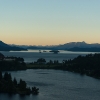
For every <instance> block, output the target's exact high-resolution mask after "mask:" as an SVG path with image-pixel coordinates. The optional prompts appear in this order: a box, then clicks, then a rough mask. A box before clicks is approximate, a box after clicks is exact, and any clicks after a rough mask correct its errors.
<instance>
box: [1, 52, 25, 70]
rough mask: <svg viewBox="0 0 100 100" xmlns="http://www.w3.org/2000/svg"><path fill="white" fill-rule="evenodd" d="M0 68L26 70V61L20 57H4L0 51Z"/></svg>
mask: <svg viewBox="0 0 100 100" xmlns="http://www.w3.org/2000/svg"><path fill="white" fill-rule="evenodd" d="M0 70H1V71H17V70H26V63H25V62H24V59H23V58H20V57H5V56H4V55H3V54H1V53H0Z"/></svg>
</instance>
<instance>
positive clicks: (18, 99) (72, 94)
mask: <svg viewBox="0 0 100 100" xmlns="http://www.w3.org/2000/svg"><path fill="white" fill-rule="evenodd" d="M1 53H3V54H4V55H5V56H17V57H23V58H24V60H25V62H33V61H36V60H37V59H38V58H45V59H46V60H47V61H49V60H59V61H60V62H61V61H62V60H64V59H73V58H75V57H77V56H78V55H86V54H90V52H69V51H60V53H58V54H53V53H50V52H49V50H47V52H42V53H39V51H38V50H29V51H20V52H4V51H2V52H1ZM10 73H11V74H12V76H13V78H14V77H16V78H17V80H19V79H20V78H22V79H23V80H25V81H26V82H27V84H28V86H30V87H31V86H37V87H38V88H39V89H40V90H39V91H40V93H39V95H37V96H34V95H30V96H23V97H22V96H20V95H18V94H17V95H8V94H0V100H100V80H97V79H94V78H91V77H88V76H81V75H79V74H75V73H71V72H67V71H61V70H46V69H45V70H43V69H38V70H36V69H35V70H33V69H31V70H26V71H12V72H10Z"/></svg>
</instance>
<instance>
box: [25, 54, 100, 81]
mask: <svg viewBox="0 0 100 100" xmlns="http://www.w3.org/2000/svg"><path fill="white" fill-rule="evenodd" d="M27 68H30V69H31V68H32V69H61V70H67V71H71V72H75V73H80V74H81V75H88V76H91V77H95V78H98V79H100V54H88V55H86V56H81V55H80V56H78V57H76V58H74V59H69V60H63V61H62V63H59V61H58V60H55V61H52V60H50V61H49V62H46V60H45V59H43V58H40V59H38V60H37V61H36V62H33V63H30V64H27Z"/></svg>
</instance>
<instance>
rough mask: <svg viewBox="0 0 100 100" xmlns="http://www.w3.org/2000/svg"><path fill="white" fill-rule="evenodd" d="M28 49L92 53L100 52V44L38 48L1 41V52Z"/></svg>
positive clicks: (83, 43) (76, 43)
mask: <svg viewBox="0 0 100 100" xmlns="http://www.w3.org/2000/svg"><path fill="white" fill-rule="evenodd" d="M27 49H38V50H40V49H44V50H46V49H49V50H68V51H91V52H100V44H99V43H92V44H88V43H86V42H84V41H83V42H69V43H65V44H61V45H51V46H36V45H15V44H10V45H8V44H5V43H4V42H2V41H0V51H9V50H12V51H19V50H27Z"/></svg>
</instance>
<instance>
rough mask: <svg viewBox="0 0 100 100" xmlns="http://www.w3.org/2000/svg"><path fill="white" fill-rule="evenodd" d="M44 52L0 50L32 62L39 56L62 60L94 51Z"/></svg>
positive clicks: (5, 53) (47, 59)
mask: <svg viewBox="0 0 100 100" xmlns="http://www.w3.org/2000/svg"><path fill="white" fill-rule="evenodd" d="M45 51H46V52H43V50H41V52H42V53H39V50H28V51H10V52H5V51H1V53H3V54H4V55H5V56H16V57H22V58H24V60H25V62H34V61H36V60H37V59H39V58H45V59H46V61H47V62H48V61H50V60H59V62H62V60H67V59H73V58H75V57H77V56H78V55H86V54H90V53H94V52H71V51H64V50H60V53H58V54H53V53H51V52H49V51H50V50H45Z"/></svg>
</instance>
